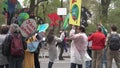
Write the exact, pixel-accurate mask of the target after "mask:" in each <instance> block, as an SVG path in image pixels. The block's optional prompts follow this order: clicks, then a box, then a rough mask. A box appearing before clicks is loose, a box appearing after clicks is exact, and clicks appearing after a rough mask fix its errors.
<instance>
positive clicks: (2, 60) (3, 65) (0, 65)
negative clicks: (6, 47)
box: [0, 25, 9, 68]
mask: <svg viewBox="0 0 120 68" xmlns="http://www.w3.org/2000/svg"><path fill="white" fill-rule="evenodd" d="M8 31H9V27H8V26H7V25H2V26H1V28H0V68H9V63H8V60H7V57H6V56H4V55H3V54H2V44H4V43H3V42H4V40H5V38H6V37H7V36H8V35H7V33H8Z"/></svg>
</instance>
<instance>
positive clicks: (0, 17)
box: [0, 0, 4, 25]
mask: <svg viewBox="0 0 120 68" xmlns="http://www.w3.org/2000/svg"><path fill="white" fill-rule="evenodd" d="M3 1H4V0H1V1H0V5H1V6H2V3H3ZM0 10H1V11H0V25H1V24H3V23H4V15H3V14H2V12H3V8H2V7H0Z"/></svg>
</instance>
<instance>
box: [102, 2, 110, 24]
mask: <svg viewBox="0 0 120 68" xmlns="http://www.w3.org/2000/svg"><path fill="white" fill-rule="evenodd" d="M110 2H111V0H101V12H102V15H101V17H100V18H101V21H102V22H103V23H106V22H107V20H108V8H109V5H110Z"/></svg>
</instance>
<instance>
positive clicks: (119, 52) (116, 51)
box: [106, 25, 120, 68]
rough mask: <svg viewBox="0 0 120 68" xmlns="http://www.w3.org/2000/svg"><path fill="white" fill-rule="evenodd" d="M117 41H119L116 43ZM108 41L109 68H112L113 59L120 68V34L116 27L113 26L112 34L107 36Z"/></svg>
mask: <svg viewBox="0 0 120 68" xmlns="http://www.w3.org/2000/svg"><path fill="white" fill-rule="evenodd" d="M115 36H116V37H115ZM112 37H115V38H113V41H112ZM115 39H118V40H116V41H115V42H114V40H115ZM106 40H107V68H112V61H113V59H114V60H115V62H116V64H117V68H120V34H119V33H118V32H117V27H116V26H115V25H112V26H111V32H110V33H109V34H108V35H107V39H106ZM117 41H118V42H117ZM112 44H113V47H112ZM117 45H118V46H117ZM111 47H112V48H111ZM114 47H115V48H114Z"/></svg>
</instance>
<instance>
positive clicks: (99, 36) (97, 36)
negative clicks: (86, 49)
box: [88, 26, 106, 68]
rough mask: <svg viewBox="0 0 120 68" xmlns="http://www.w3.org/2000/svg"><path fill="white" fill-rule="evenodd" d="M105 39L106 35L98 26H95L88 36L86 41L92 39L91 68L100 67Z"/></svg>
mask: <svg viewBox="0 0 120 68" xmlns="http://www.w3.org/2000/svg"><path fill="white" fill-rule="evenodd" d="M105 40H106V37H105V35H104V34H103V33H102V29H101V27H100V26H98V27H97V31H96V32H95V33H93V34H92V35H91V36H89V37H88V41H92V68H100V65H101V60H102V54H103V50H104V47H105Z"/></svg>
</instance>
